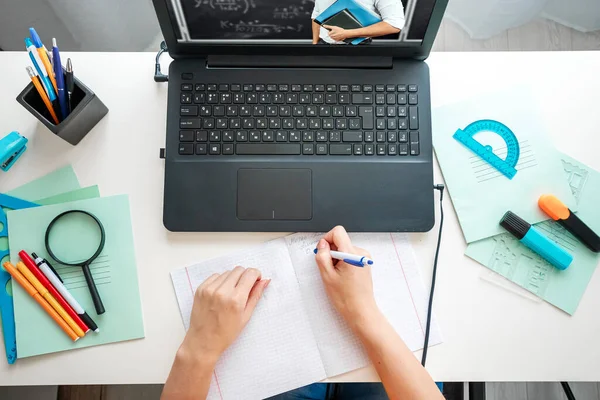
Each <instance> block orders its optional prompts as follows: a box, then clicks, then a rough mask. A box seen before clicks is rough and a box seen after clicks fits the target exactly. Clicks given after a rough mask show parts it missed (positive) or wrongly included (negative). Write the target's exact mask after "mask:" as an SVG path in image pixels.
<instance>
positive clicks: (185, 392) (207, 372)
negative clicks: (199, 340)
mask: <svg viewBox="0 0 600 400" xmlns="http://www.w3.org/2000/svg"><path fill="white" fill-rule="evenodd" d="M216 362H217V359H216V358H215V357H211V356H204V355H202V354H199V353H198V352H196V351H194V350H192V347H191V346H188V344H187V343H186V342H185V341H184V342H183V344H182V345H181V347H180V348H179V350H178V351H177V355H176V356H175V362H174V363H173V367H172V368H171V373H170V374H169V378H168V379H167V382H166V383H165V387H164V389H163V393H162V396H161V400H172V399H173V400H204V399H206V396H207V395H208V389H209V387H210V380H211V378H212V374H213V372H214V369H215V364H216Z"/></svg>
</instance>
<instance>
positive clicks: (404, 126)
mask: <svg viewBox="0 0 600 400" xmlns="http://www.w3.org/2000/svg"><path fill="white" fill-rule="evenodd" d="M390 129H392V128H390ZM394 129H399V130H401V131H403V130H405V129H408V125H407V123H406V118H398V128H394Z"/></svg>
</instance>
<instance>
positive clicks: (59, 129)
mask: <svg viewBox="0 0 600 400" xmlns="http://www.w3.org/2000/svg"><path fill="white" fill-rule="evenodd" d="M63 72H64V71H63ZM74 83H75V86H74V89H73V93H72V95H71V113H70V114H69V115H68V116H67V118H65V119H63V120H62V121H61V122H60V123H59V124H58V125H56V124H54V122H53V121H52V117H51V116H50V112H49V111H48V108H46V106H45V104H44V102H43V100H42V98H41V97H40V95H39V93H38V92H37V90H36V89H35V87H34V85H33V83H32V82H29V85H27V87H25V89H23V91H22V92H21V93H20V94H19V95H18V96H17V101H18V102H19V103H20V104H21V105H22V106H23V107H25V108H26V109H27V110H28V111H29V112H30V113H31V114H33V116H35V117H36V118H37V119H39V120H40V122H41V123H42V124H44V125H46V127H47V128H48V129H50V130H51V131H52V132H53V133H54V134H56V136H58V137H60V138H62V139H64V140H66V141H67V142H69V143H71V144H72V145H76V144H77V143H79V142H80V141H81V139H83V138H84V137H85V135H87V134H88V132H89V131H91V130H92V128H93V127H94V126H95V125H96V124H97V123H98V122H100V120H101V119H102V118H103V117H104V116H105V115H106V114H107V113H108V108H106V106H105V105H104V103H102V101H101V100H100V99H99V98H98V96H96V94H94V92H92V91H91V90H90V89H89V88H88V87H87V86H85V85H84V84H83V83H82V82H81V81H80V80H79V79H77V78H74Z"/></svg>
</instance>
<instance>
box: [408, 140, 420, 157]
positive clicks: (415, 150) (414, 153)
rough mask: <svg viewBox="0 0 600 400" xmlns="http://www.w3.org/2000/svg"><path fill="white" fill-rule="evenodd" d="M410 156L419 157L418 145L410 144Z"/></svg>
mask: <svg viewBox="0 0 600 400" xmlns="http://www.w3.org/2000/svg"><path fill="white" fill-rule="evenodd" d="M410 155H411V156H418V155H419V143H411V144H410Z"/></svg>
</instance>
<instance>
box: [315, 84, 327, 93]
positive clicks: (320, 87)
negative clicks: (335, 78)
mask: <svg viewBox="0 0 600 400" xmlns="http://www.w3.org/2000/svg"><path fill="white" fill-rule="evenodd" d="M324 91H325V85H315V92H324Z"/></svg>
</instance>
